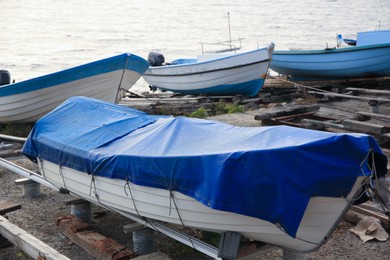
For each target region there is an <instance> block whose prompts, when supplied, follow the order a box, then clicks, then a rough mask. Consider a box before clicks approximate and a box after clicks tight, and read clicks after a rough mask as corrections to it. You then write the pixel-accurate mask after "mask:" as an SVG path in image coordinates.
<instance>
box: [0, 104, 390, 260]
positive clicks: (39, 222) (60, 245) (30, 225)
mask: <svg viewBox="0 0 390 260" xmlns="http://www.w3.org/2000/svg"><path fill="white" fill-rule="evenodd" d="M344 105H345V108H346V109H351V107H356V106H358V107H361V104H354V105H353V106H352V105H351V103H348V104H347V103H344ZM256 113H258V111H248V112H245V113H237V114H230V115H222V116H216V117H212V118H210V119H212V120H217V121H223V122H227V123H231V124H235V125H243V126H259V125H260V123H259V121H255V120H253V115H254V114H256ZM326 113H330V112H329V111H327V112H326ZM14 162H16V163H17V164H19V165H22V166H23V167H26V168H29V169H32V170H36V166H35V165H34V164H33V163H31V162H29V161H28V160H26V159H18V160H15V161H14ZM18 178H20V176H17V175H16V174H14V173H12V172H10V171H8V170H5V169H3V168H0V200H8V201H12V202H14V203H20V204H21V205H22V209H20V210H17V211H14V212H12V213H8V214H7V216H8V218H9V220H10V221H11V222H12V223H14V224H16V225H17V226H19V227H20V228H22V229H24V230H26V231H28V232H29V233H31V234H32V235H33V236H36V237H37V238H38V239H40V240H42V241H43V242H45V243H47V244H48V245H49V246H51V247H53V248H55V249H56V250H58V251H59V252H61V253H63V254H64V255H66V256H67V257H69V258H71V259H83V260H89V259H93V258H92V257H91V256H90V255H88V254H87V253H86V252H85V251H84V250H82V249H80V248H79V247H78V246H77V245H75V244H73V243H72V242H71V241H70V240H69V239H67V238H66V237H64V236H63V235H62V234H60V233H59V232H58V229H57V227H56V220H57V218H58V217H60V216H64V215H67V214H69V213H70V206H66V205H65V204H64V201H66V200H69V199H70V197H69V196H70V195H64V194H59V193H58V192H56V191H53V190H51V189H49V188H46V187H42V191H41V195H40V196H39V197H38V198H33V199H29V198H26V197H24V196H22V191H21V187H20V186H16V185H15V184H14V180H15V179H18ZM92 210H93V211H92V212H93V218H92V225H93V227H94V228H95V229H96V230H97V231H98V232H101V233H102V234H104V235H106V236H108V237H111V238H113V239H115V240H116V241H118V242H120V243H122V244H124V245H126V246H127V247H128V248H132V242H131V235H128V234H124V233H123V232H122V227H123V225H124V224H127V223H128V222H129V221H128V220H127V219H125V218H124V217H122V216H119V215H118V214H116V213H113V212H109V211H107V210H104V209H102V208H99V207H97V206H93V208H92ZM351 227H353V225H352V224H350V223H347V222H345V221H342V222H341V223H340V225H339V226H338V228H337V229H336V230H335V232H334V233H333V234H332V236H331V237H330V238H329V240H328V241H327V243H326V244H325V245H323V246H322V247H321V248H320V249H319V250H317V251H315V252H313V253H310V254H309V255H308V259H370V260H371V259H389V256H388V255H389V252H390V240H388V241H386V242H378V241H369V242H366V243H363V242H362V241H361V240H360V239H359V238H358V237H357V236H356V235H354V234H352V233H351V232H350V231H349V229H350V228H351ZM154 242H155V248H156V249H157V250H159V251H162V252H164V253H166V254H167V255H169V256H170V257H171V258H172V259H208V257H206V256H204V255H201V254H198V253H196V252H194V251H193V250H191V249H189V248H187V247H185V246H182V245H180V244H178V243H177V242H176V241H173V240H172V239H169V238H167V237H165V236H163V235H161V234H157V235H156V239H155V241H154ZM282 258H283V253H282V250H281V249H275V250H273V251H271V252H269V253H268V254H266V255H263V256H258V257H255V258H254V259H282ZM0 259H28V258H27V257H25V256H24V255H23V253H22V252H21V251H20V250H19V249H18V248H16V247H11V248H6V249H0Z"/></svg>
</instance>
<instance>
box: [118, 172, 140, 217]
mask: <svg viewBox="0 0 390 260" xmlns="http://www.w3.org/2000/svg"><path fill="white" fill-rule="evenodd" d="M126 187H127V188H128V189H129V192H130V196H131V201H132V202H133V206H134V210H135V212H137V215H138V217H139V218H142V216H141V214H139V212H138V209H137V206H136V205H135V201H134V196H133V193H132V192H131V187H130V184H129V179H128V178H126V183H125V186H124V187H123V190H124V192H125V194H126V196H127V197H129V194H127V191H126Z"/></svg>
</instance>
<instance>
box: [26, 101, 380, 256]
mask: <svg viewBox="0 0 390 260" xmlns="http://www.w3.org/2000/svg"><path fill="white" fill-rule="evenodd" d="M22 152H23V153H24V154H25V155H26V156H28V157H29V158H30V159H32V160H34V161H37V162H38V164H39V169H40V170H41V174H42V176H43V178H45V179H46V180H47V181H48V182H50V183H51V184H53V185H54V186H56V187H58V188H64V189H67V190H68V191H70V192H71V193H73V194H75V195H77V196H79V197H80V198H83V199H85V200H88V201H91V202H93V203H96V204H97V205H100V206H103V207H105V208H109V209H111V210H114V211H116V212H118V213H120V214H123V215H125V216H129V215H132V216H138V217H139V219H142V220H143V221H146V222H147V223H148V224H150V226H151V227H156V226H158V223H159V221H162V222H165V223H174V224H178V225H183V226H185V227H192V228H196V229H200V230H207V231H212V232H217V233H222V232H237V233H239V234H240V235H241V236H242V237H245V238H248V239H253V240H257V241H262V242H266V243H270V244H273V245H276V246H280V247H283V248H285V249H289V250H293V251H295V252H309V251H313V250H316V249H317V248H319V247H320V246H321V245H322V244H323V243H324V242H325V241H326V240H327V238H329V236H330V235H331V233H332V231H333V230H334V229H335V228H336V226H337V224H338V223H339V221H341V219H342V217H343V215H344V214H345V213H346V211H347V210H348V208H349V207H350V206H351V205H352V204H353V203H354V202H355V200H356V199H357V198H360V195H361V193H360V192H361V191H362V188H363V186H364V185H363V184H364V183H366V184H367V183H370V182H371V181H372V178H373V177H374V176H378V177H379V176H381V175H384V174H386V165H387V159H386V156H385V155H384V154H383V152H382V151H381V149H380V147H379V146H378V144H377V143H376V141H375V139H374V138H373V137H371V136H368V135H365V134H345V133H329V132H321V131H314V130H307V129H300V128H293V127H288V126H274V127H237V126H232V125H229V124H225V123H220V122H215V121H209V120H201V119H194V118H186V117H169V116H158V115H148V114H146V113H144V112H141V111H138V110H134V109H131V108H126V107H123V106H119V105H116V104H111V103H107V102H103V101H100V100H95V99H91V98H86V97H72V98H70V99H68V100H67V101H65V102H64V103H63V104H62V105H60V106H59V107H57V108H56V109H55V110H53V111H52V112H50V113H49V114H47V115H46V116H44V117H42V118H41V119H40V120H38V121H37V122H36V124H35V126H34V127H33V129H32V131H31V133H30V134H29V136H28V139H27V141H26V142H25V144H24V147H23V150H22ZM374 164H375V167H374ZM191 244H192V243H191ZM191 244H190V245H191ZM192 246H194V244H192Z"/></svg>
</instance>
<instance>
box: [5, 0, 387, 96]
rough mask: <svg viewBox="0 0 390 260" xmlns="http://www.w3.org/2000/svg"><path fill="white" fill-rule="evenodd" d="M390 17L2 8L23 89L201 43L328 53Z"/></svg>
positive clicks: (310, 2)
mask: <svg viewBox="0 0 390 260" xmlns="http://www.w3.org/2000/svg"><path fill="white" fill-rule="evenodd" d="M389 14H390V0H364V1H363V0H272V1H270V0H240V1H233V0H230V1H223V0H204V1H199V0H141V1H140V0H138V1H135V0H109V1H107V0H82V1H80V0H77V1H76V0H34V1H31V0H0V69H5V70H8V71H9V72H10V73H11V78H12V80H15V81H21V80H25V79H29V78H33V77H36V76H40V75H44V74H47V73H51V72H55V71H58V70H62V69H66V68H70V67H72V66H77V65H81V64H84V63H87V62H91V61H94V60H97V59H102V58H106V57H110V56H113V55H116V54H120V53H124V52H130V53H134V54H136V55H139V56H141V57H144V58H147V55H148V53H149V52H150V51H159V52H161V53H162V54H163V55H164V56H165V58H166V60H167V61H169V60H172V59H175V58H179V57H193V56H196V55H197V54H201V52H202V49H201V44H200V43H209V42H221V41H228V40H229V39H232V40H234V39H238V38H241V39H243V40H242V47H243V49H244V50H251V49H255V48H259V47H265V46H266V45H268V44H269V43H270V42H274V43H275V45H276V49H279V50H282V49H290V48H294V49H321V48H326V47H333V46H335V45H336V34H337V33H342V34H347V35H348V34H354V33H356V32H358V31H366V30H376V29H390V16H389ZM204 46H205V48H207V47H208V46H207V45H204ZM206 50H207V49H206ZM134 89H135V90H140V91H144V90H147V87H146V83H145V82H143V81H142V80H140V81H139V82H138V83H137V85H136V86H135V87H134Z"/></svg>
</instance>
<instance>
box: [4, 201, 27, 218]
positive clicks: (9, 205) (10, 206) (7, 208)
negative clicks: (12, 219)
mask: <svg viewBox="0 0 390 260" xmlns="http://www.w3.org/2000/svg"><path fill="white" fill-rule="evenodd" d="M21 208H22V206H21V205H20V204H19V203H18V204H16V203H13V202H9V201H5V200H0V215H4V214H6V213H8V212H12V211H15V210H18V209H21Z"/></svg>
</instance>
